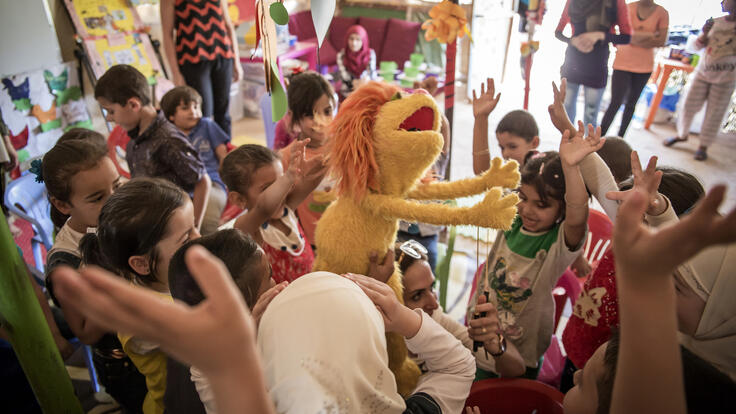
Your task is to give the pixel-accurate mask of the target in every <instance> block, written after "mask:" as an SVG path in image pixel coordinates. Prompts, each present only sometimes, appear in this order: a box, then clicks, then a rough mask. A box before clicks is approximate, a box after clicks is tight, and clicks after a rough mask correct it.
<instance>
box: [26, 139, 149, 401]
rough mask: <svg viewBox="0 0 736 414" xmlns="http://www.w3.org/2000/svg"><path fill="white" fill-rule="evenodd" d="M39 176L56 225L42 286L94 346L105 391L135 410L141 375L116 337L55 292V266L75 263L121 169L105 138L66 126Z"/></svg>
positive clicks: (83, 338) (77, 333) (141, 387)
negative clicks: (66, 129)
mask: <svg viewBox="0 0 736 414" xmlns="http://www.w3.org/2000/svg"><path fill="white" fill-rule="evenodd" d="M39 175H40V177H37V179H39V180H42V181H43V182H44V184H45V185H46V191H47V193H48V195H49V201H50V203H51V218H52V220H53V221H54V224H55V225H56V227H58V228H60V230H59V231H58V233H57V234H56V238H55V240H54V245H53V247H52V248H51V250H49V252H48V254H47V256H46V288H47V290H48V292H49V295H50V296H51V298H52V300H53V301H54V303H55V304H56V305H57V306H58V307H59V308H61V310H62V312H63V315H64V320H65V321H66V323H67V324H68V326H69V329H71V331H72V332H73V333H74V336H76V337H77V338H79V340H80V341H81V342H82V343H85V344H89V345H92V347H93V349H94V353H93V356H92V358H93V363H94V366H95V369H96V370H97V374H98V378H99V381H100V383H101V384H102V385H104V386H105V390H106V391H107V393H109V394H110V395H111V396H112V397H113V398H115V400H117V401H118V403H120V405H121V406H123V407H125V408H126V409H131V410H139V409H140V406H141V404H142V403H143V397H144V396H145V392H146V391H145V387H146V386H145V380H144V378H143V376H142V375H141V374H140V373H139V372H138V371H137V370H136V369H135V368H134V367H133V366H132V364H131V361H130V359H129V358H127V357H123V358H120V356H119V355H120V349H121V348H122V346H121V345H120V342H119V341H118V339H117V338H116V337H115V336H114V335H112V334H110V333H108V332H107V330H105V329H104V328H102V327H100V326H98V325H96V324H94V323H92V322H91V321H89V320H88V319H87V318H86V317H84V316H83V315H82V314H80V313H78V312H77V311H76V310H75V309H74V308H73V307H72V306H69V305H70V304H69V303H68V302H64V301H63V300H61V299H57V297H56V296H55V294H54V279H55V277H56V273H57V271H58V269H59V268H60V267H63V266H68V267H71V268H73V269H76V268H78V267H79V265H80V262H81V260H82V259H81V252H80V250H79V242H80V240H81V239H82V237H83V236H84V235H85V234H86V233H87V232H88V230H89V229H91V230H92V231H94V229H95V228H96V227H97V217H98V216H99V215H100V209H101V208H102V206H103V204H104V203H105V202H106V201H107V199H108V197H110V195H111V194H112V193H113V192H115V191H116V190H117V188H118V187H119V186H120V185H121V180H122V179H121V177H120V174H119V173H118V171H117V169H116V168H115V165H114V164H113V162H112V160H110V158H108V157H107V146H106V145H105V138H104V137H103V136H102V135H101V134H99V133H97V132H94V131H90V130H88V129H83V128H73V129H70V130H69V131H68V132H66V133H65V134H64V135H62V136H61V138H59V140H58V141H57V143H56V145H54V147H53V148H51V149H50V150H49V151H48V152H47V153H46V154H45V155H44V157H43V160H42V162H41V174H39Z"/></svg>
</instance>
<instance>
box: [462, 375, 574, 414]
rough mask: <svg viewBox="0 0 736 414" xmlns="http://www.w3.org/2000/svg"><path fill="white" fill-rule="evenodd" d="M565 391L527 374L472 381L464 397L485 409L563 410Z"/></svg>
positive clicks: (508, 413) (507, 413) (521, 413)
mask: <svg viewBox="0 0 736 414" xmlns="http://www.w3.org/2000/svg"><path fill="white" fill-rule="evenodd" d="M563 397H564V395H563V394H562V393H561V392H559V391H558V390H556V389H554V388H552V387H550V386H549V385H546V384H542V383H541V382H539V381H533V380H530V379H525V378H492V379H486V380H483V381H478V382H475V383H473V386H472V387H471V388H470V395H469V396H468V399H467V400H465V405H466V406H468V407H472V406H477V407H478V408H480V411H481V412H482V413H504V414H517V413H518V414H529V413H536V414H562V412H563V411H562V399H563Z"/></svg>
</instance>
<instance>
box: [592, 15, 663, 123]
mask: <svg viewBox="0 0 736 414" xmlns="http://www.w3.org/2000/svg"><path fill="white" fill-rule="evenodd" d="M628 7H629V17H630V18H631V26H632V28H633V29H634V33H633V34H632V35H631V43H630V44H628V45H619V46H617V47H616V60H614V61H613V75H612V76H611V103H610V104H609V105H608V109H607V110H606V113H605V114H604V115H603V120H602V121H601V131H602V133H603V135H605V134H606V133H607V131H608V128H609V127H610V126H611V122H613V118H614V117H615V116H616V113H617V112H618V109H619V107H621V104H625V106H624V114H623V118H621V126H620V127H619V128H618V136H620V137H623V136H624V135H625V134H626V129H627V128H628V127H629V123H630V122H631V118H632V117H633V116H634V108H635V107H636V102H637V101H638V100H639V95H641V91H642V90H643V89H644V86H646V84H647V81H648V80H649V77H650V76H651V75H652V68H654V48H656V47H662V46H664V43H665V42H666V41H667V32H668V29H667V28H668V26H669V20H670V17H669V14H668V13H667V10H666V9H665V8H664V7H662V6H660V5H658V4H655V3H654V0H639V1H635V2H633V3H629V4H628Z"/></svg>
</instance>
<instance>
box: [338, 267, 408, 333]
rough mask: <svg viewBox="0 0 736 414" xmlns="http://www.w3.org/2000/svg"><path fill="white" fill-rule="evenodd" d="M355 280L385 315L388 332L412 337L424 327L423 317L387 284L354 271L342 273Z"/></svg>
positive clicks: (384, 319) (383, 315)
mask: <svg viewBox="0 0 736 414" xmlns="http://www.w3.org/2000/svg"><path fill="white" fill-rule="evenodd" d="M342 276H343V277H345V278H348V279H350V280H352V281H353V282H355V284H357V285H358V287H360V289H361V290H362V291H363V292H365V294H366V295H368V298H370V300H371V301H373V303H374V304H375V305H376V308H378V311H379V312H380V313H381V316H382V317H383V323H384V325H385V326H386V332H396V333H398V334H399V335H402V336H403V337H405V338H412V337H414V335H416V334H417V332H419V328H421V327H422V317H421V316H420V315H419V314H418V313H416V312H414V311H413V310H411V309H409V308H407V307H406V306H404V305H402V304H401V303H399V300H398V299H397V298H396V293H395V292H394V291H393V289H391V288H390V287H389V286H388V285H387V284H385V283H383V282H379V281H378V280H375V279H373V278H370V277H368V276H364V275H357V274H354V273H346V274H344V275H342Z"/></svg>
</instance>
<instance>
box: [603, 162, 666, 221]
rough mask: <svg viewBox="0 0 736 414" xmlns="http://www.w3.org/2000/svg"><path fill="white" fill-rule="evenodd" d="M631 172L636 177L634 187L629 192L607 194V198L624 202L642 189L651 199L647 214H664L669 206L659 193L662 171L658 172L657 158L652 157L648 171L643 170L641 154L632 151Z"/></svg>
mask: <svg viewBox="0 0 736 414" xmlns="http://www.w3.org/2000/svg"><path fill="white" fill-rule="evenodd" d="M631 172H632V173H633V175H634V186H633V187H632V188H631V189H630V190H627V191H609V192H608V193H606V198H608V199H609V200H617V201H621V202H623V201H625V200H626V199H627V198H628V197H629V196H631V194H633V191H635V190H639V189H640V190H643V191H644V192H645V193H646V194H647V197H648V199H649V201H648V204H647V214H649V215H659V214H662V213H663V209H664V208H666V207H667V206H666V203H665V202H664V199H663V197H662V195H661V194H659V192H658V189H659V183H660V182H662V171H657V157H656V156H654V157H651V158H650V159H649V163H648V164H647V168H646V170H642V168H641V161H640V160H639V154H638V153H637V152H636V151H632V152H631Z"/></svg>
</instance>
